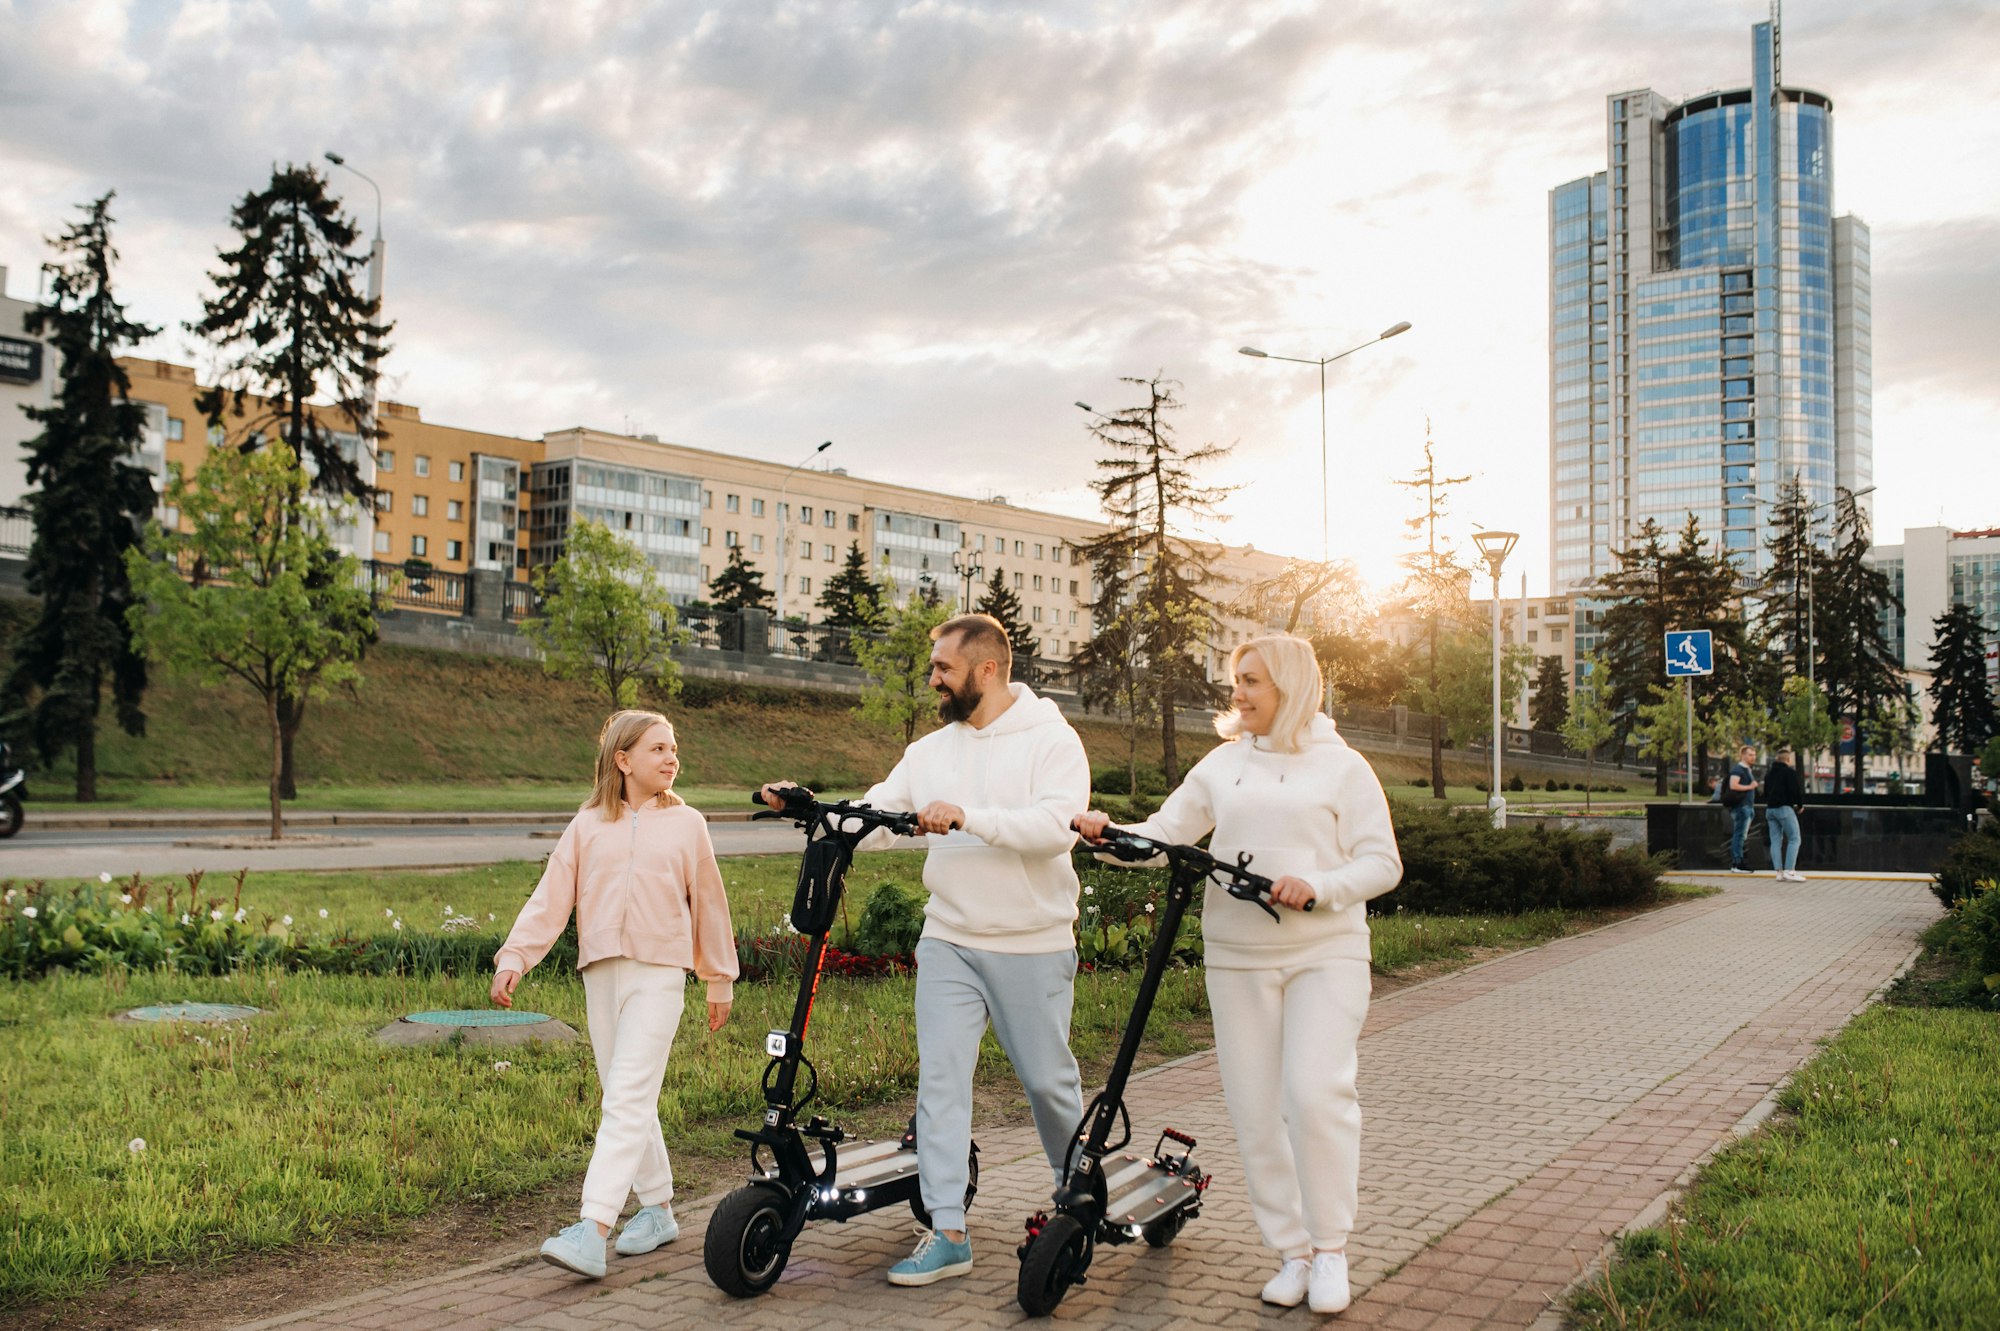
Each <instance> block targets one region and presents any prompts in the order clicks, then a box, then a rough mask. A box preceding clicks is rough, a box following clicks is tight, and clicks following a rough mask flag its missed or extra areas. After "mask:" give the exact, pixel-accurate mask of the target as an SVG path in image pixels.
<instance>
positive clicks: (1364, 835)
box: [1100, 716, 1403, 970]
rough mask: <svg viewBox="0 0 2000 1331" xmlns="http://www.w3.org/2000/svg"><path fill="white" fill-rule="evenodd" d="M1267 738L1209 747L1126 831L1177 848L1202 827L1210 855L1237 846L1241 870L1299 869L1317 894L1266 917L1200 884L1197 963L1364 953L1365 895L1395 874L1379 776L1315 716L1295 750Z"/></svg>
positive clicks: (1384, 886) (1398, 866) (1271, 963)
mask: <svg viewBox="0 0 2000 1331" xmlns="http://www.w3.org/2000/svg"><path fill="white" fill-rule="evenodd" d="M1267 744H1268V741H1266V740H1260V739H1256V738H1255V737H1253V736H1249V735H1243V736H1239V737H1238V738H1237V739H1236V740H1234V741H1233V742H1231V743H1228V744H1222V745H1218V746H1217V747H1216V748H1214V749H1212V750H1210V751H1209V753H1208V756H1207V757H1205V758H1203V759H1202V760H1201V761H1200V762H1198V763H1196V764H1195V765H1194V767H1193V768H1192V769H1191V770H1190V771H1189V772H1188V774H1187V778H1186V779H1185V780H1184V781H1182V782H1181V784H1180V787H1179V788H1178V789H1177V790H1175V791H1174V793H1173V794H1171V795H1169V796H1167V801H1166V803H1165V804H1163V805H1161V806H1160V811H1159V812H1158V813H1156V814H1154V815H1153V816H1152V817H1151V818H1148V819H1147V820H1146V821H1145V822H1143V823H1139V824H1137V825H1136V826H1134V827H1132V828H1131V829H1130V830H1132V831H1134V832H1137V833H1138V834H1139V835H1141V836H1147V837H1151V838H1153V839H1154V840H1156V841H1170V842H1174V843H1176V844H1179V845H1191V844H1193V843H1195V842H1197V841H1199V840H1200V839H1201V838H1202V837H1203V836H1205V835H1207V833H1208V832H1210V831H1211V830H1213V831H1214V833H1215V838H1214V840H1213V841H1212V842H1210V844H1209V853H1211V854H1212V855H1214V856H1215V857H1216V858H1217V859H1219V860H1229V861H1232V862H1233V861H1234V860H1235V859H1236V854H1237V852H1238V851H1246V850H1247V851H1249V852H1250V854H1251V860H1250V865H1249V867H1250V870H1251V872H1253V873H1258V874H1262V875H1264V876H1265V877H1266V878H1274V879H1275V878H1281V877H1284V876H1285V875H1287V874H1289V875H1291V876H1293V877H1296V878H1302V879H1304V880H1305V881H1306V882H1308V883H1310V884H1312V888H1313V891H1314V892H1316V893H1318V894H1319V904H1318V905H1317V906H1316V907H1315V908H1314V909H1313V910H1312V911H1311V912H1310V913H1308V912H1305V911H1296V910H1290V909H1287V908H1286V907H1283V906H1279V907H1278V908H1277V911H1278V918H1277V919H1276V920H1273V919H1271V917H1270V916H1268V915H1266V914H1265V913H1264V912H1263V911H1261V910H1259V909H1258V908H1257V906H1256V905H1255V904H1253V903H1251V902H1248V901H1238V900H1237V899H1236V898H1234V897H1232V896H1230V895H1229V893H1228V892H1227V891H1225V890H1224V889H1222V888H1220V887H1218V886H1216V885H1215V884H1214V883H1210V884H1209V885H1208V892H1207V897H1206V899H1205V901H1204V902H1203V905H1202V936H1203V938H1204V940H1205V941H1206V948H1207V963H1208V965H1210V966H1212V967H1215V968H1217V969H1221V970H1251V969H1263V968H1266V967H1275V966H1292V965H1298V964H1301V963H1305V962H1313V961H1323V960H1330V959H1335V958H1351V959H1354V960H1358V961H1367V960H1368V959H1369V953H1368V911H1367V902H1368V901H1369V899H1370V898H1372V897H1379V896H1381V895H1382V894H1383V893H1384V892H1387V891H1389V890H1390V889H1391V888H1393V887H1395V886H1396V884H1397V883H1398V882H1400V881H1402V877H1403V857H1402V856H1401V854H1399V853H1398V852H1397V850H1396V830H1395V828H1394V826H1393V825H1392V824H1391V823H1390V821H1389V801H1388V798H1387V797H1386V796H1385V795H1383V793H1382V783H1381V782H1380V781H1378V780H1376V778H1375V772H1374V769H1373V768H1371V767H1369V766H1368V762H1367V760H1366V759H1364V758H1363V757H1362V756H1361V755H1360V754H1358V753H1356V752H1355V751H1354V750H1353V749H1350V748H1349V747H1348V746H1347V741H1346V740H1344V739H1342V738H1341V737H1340V732H1339V731H1338V730H1336V729H1335V728H1334V724H1333V722H1332V721H1331V720H1330V719H1328V718H1327V717H1324V716H1316V717H1314V718H1313V721H1312V727H1311V729H1310V731H1309V732H1308V734H1307V738H1306V744H1305V747H1304V748H1303V749H1302V750H1301V751H1300V752H1298V753H1279V752H1277V751H1275V750H1273V749H1270V748H1268V747H1265V745H1267ZM1100 858H1105V857H1100Z"/></svg>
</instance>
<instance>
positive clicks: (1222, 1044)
mask: <svg viewBox="0 0 2000 1331" xmlns="http://www.w3.org/2000/svg"><path fill="white" fill-rule="evenodd" d="M1371 987H1372V986H1371V982H1370V979H1369V974H1368V963H1367V962H1365V961H1346V960H1339V961H1320V962H1313V963H1310V964H1307V965H1303V966H1293V967H1285V968H1280V969H1272V970H1221V969H1218V968H1216V967H1214V966H1210V967H1209V968H1208V1002H1209V1007H1210V1009H1211V1010H1212V1011H1213V1013H1214V1017H1215V1053H1216V1060H1217V1062H1218V1064H1219V1065H1220V1067H1221V1070H1222V1093H1223V1098H1224V1100H1226V1101H1227V1102H1228V1105H1229V1121H1230V1122H1231V1123H1232V1124H1233V1125H1234V1126H1235V1128H1236V1141H1237V1145H1238V1147H1239V1148H1240V1149H1241V1151H1242V1154H1243V1184H1244V1189H1245V1191H1247V1192H1248V1193H1249V1195H1250V1210H1251V1213H1252V1214H1253V1215H1254V1216H1255V1217H1256V1219H1257V1229H1258V1230H1259V1232H1261V1233H1262V1234H1263V1236H1264V1242H1265V1243H1266V1244H1268V1245H1269V1246H1271V1247H1273V1248H1275V1249H1277V1250H1278V1252H1280V1253H1281V1254H1283V1255H1284V1256H1286V1257H1302V1256H1304V1255H1305V1254H1306V1253H1307V1252H1308V1251H1309V1250H1312V1249H1335V1248H1342V1247H1345V1246H1346V1244H1347V1236H1348V1234H1349V1233H1350V1232H1351V1231H1352V1230H1353V1228H1354V1212H1355V1208H1356V1206H1357V1205H1358V1202H1357V1199H1356V1194H1357V1191H1358V1187H1359V1183H1358V1180H1359V1177H1360V1173H1361V1101H1360V1099H1359V1098H1358V1097H1357V1096H1356V1095H1355V1091H1354V1070H1355V1052H1354V1050H1355V1045H1356V1043H1357V1042H1358V1041H1359V1040H1360V1038H1361V1022H1362V1019H1363V1018H1365V1017H1366V1016H1367V1015H1368V994H1369V990H1370V988H1371Z"/></svg>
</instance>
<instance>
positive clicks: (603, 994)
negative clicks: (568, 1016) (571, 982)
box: [581, 957, 687, 1225]
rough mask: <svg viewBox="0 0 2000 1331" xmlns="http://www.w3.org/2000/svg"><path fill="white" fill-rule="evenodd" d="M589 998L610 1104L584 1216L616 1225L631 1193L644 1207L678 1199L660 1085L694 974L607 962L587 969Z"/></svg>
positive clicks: (593, 1043) (594, 1047) (600, 1074)
mask: <svg viewBox="0 0 2000 1331" xmlns="http://www.w3.org/2000/svg"><path fill="white" fill-rule="evenodd" d="M583 996H584V1011H585V1014H586V1020H587V1021H588V1022H589V1025H590V1048H591V1052H592V1053H594V1054H595V1055H596V1056H597V1082H598V1085H599V1086H601V1087H603V1089H604V1101H603V1111H602V1114H601V1116H600V1117H599V1119H598V1122H597V1145H596V1147H595V1149H593V1150H592V1151H591V1153H590V1169H589V1172H587V1173H586V1174H584V1176H583V1208H582V1212H581V1213H582V1215H583V1218H584V1219H585V1220H595V1221H596V1222H597V1223H598V1224H600V1225H615V1224H617V1223H618V1217H619V1214H620V1213H621V1212H623V1211H624V1209H625V1198H626V1196H627V1195H628V1194H630V1193H633V1192H637V1193H638V1194H639V1204H640V1205H641V1206H663V1205H665V1204H666V1203H667V1202H670V1201H672V1200H673V1196H674V1171H673V1166H672V1165H670V1164H669V1163H668V1162H667V1142H666V1138H665V1137H663V1136H661V1134H660V1083H661V1082H662V1081H664V1080H665V1079H666V1075H667V1055H668V1054H670V1053H672V1052H673V1048H674V1032H675V1031H676V1030H678V1029H679V1028H680V1024H681V1008H682V1007H683V1006H684V1005H685V1004H686V1002H687V972H686V971H684V970H682V969H681V968H680V967H678V966H656V965H653V964H652V963H650V962H645V961H634V960H633V959H632V958H630V957H607V958H605V959H604V960H603V961H594V962H592V963H591V964H590V965H589V966H587V967H585V968H584V972H583Z"/></svg>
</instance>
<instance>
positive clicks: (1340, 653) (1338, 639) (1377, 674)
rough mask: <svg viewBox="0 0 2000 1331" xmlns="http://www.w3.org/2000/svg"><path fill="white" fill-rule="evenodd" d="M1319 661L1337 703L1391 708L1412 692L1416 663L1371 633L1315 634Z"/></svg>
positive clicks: (1405, 650) (1407, 651) (1404, 649)
mask: <svg viewBox="0 0 2000 1331" xmlns="http://www.w3.org/2000/svg"><path fill="white" fill-rule="evenodd" d="M1312 645H1313V654H1314V655H1315V656H1317V657H1318V658H1319V668H1320V672H1321V673H1322V674H1323V675H1324V676H1325V677H1326V683H1327V687H1328V688H1329V689H1330V690H1331V691H1332V693H1333V700H1334V701H1335V702H1338V703H1345V704H1347V705H1349V706H1354V707H1390V706H1393V705H1394V704H1395V703H1396V701H1397V700H1398V699H1399V698H1402V697H1403V696H1405V695H1406V694H1407V693H1408V692H1409V689H1410V680H1411V672H1412V669H1413V665H1414V663H1413V661H1412V656H1411V651H1410V649H1409V648H1407V647H1398V646H1397V645H1396V644H1394V643H1392V642H1385V641H1383V640H1382V639H1381V638H1377V637H1375V636H1373V635H1372V634H1367V633H1338V632H1328V633H1315V634H1313V635H1312Z"/></svg>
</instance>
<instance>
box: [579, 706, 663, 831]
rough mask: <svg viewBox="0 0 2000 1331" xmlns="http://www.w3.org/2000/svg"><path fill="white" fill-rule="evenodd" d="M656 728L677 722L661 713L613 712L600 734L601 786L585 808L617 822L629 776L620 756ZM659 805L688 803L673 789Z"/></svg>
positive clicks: (661, 798)
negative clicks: (624, 769)
mask: <svg viewBox="0 0 2000 1331" xmlns="http://www.w3.org/2000/svg"><path fill="white" fill-rule="evenodd" d="M654 726H665V727H666V728H667V729H668V730H672V729H673V728H674V723H673V722H671V721H669V720H667V718H666V717H664V716H661V715H660V714H659V713H658V712H641V711H629V712H613V713H612V714H611V718H610V719H609V720H607V721H606V722H605V723H604V729H602V730H600V731H598V732H597V785H596V788H595V789H594V790H592V791H591V794H590V802H589V803H587V804H585V805H584V806H583V807H584V808H586V809H596V810H597V811H598V812H599V813H601V814H603V815H604V821H606V822H608V823H615V822H617V821H618V818H619V816H620V815H621V814H622V813H623V812H624V810H625V774H624V773H623V772H621V771H619V770H618V755H619V754H621V753H624V752H626V751H627V750H629V749H630V748H631V747H632V746H633V745H634V744H637V743H638V742H639V740H640V738H641V737H642V736H643V735H645V733H646V732H647V731H648V730H651V729H652V728H653V727H654ZM657 802H658V804H659V805H660V807H661V808H672V807H673V806H674V805H676V804H684V803H686V801H685V800H683V799H682V798H681V797H680V796H679V795H676V794H674V792H673V791H671V790H663V791H661V792H660V794H659V797H658V800H657Z"/></svg>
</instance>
